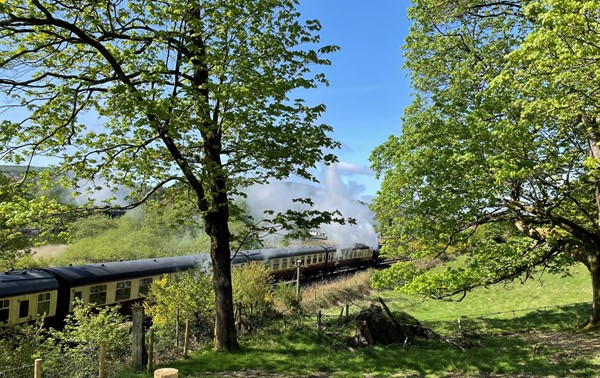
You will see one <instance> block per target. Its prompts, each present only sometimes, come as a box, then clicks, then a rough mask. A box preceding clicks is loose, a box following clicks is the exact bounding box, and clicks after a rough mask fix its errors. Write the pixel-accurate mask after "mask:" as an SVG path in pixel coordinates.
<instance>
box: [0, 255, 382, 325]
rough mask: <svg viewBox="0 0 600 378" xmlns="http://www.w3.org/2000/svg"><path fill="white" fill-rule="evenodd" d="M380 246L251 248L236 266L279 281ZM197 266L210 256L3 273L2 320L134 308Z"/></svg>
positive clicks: (356, 258) (371, 259) (362, 259)
mask: <svg viewBox="0 0 600 378" xmlns="http://www.w3.org/2000/svg"><path fill="white" fill-rule="evenodd" d="M378 259H379V256H378V252H377V250H374V249H372V248H370V247H368V246H366V245H362V244H357V245H355V246H354V247H352V248H346V249H337V248H336V247H335V246H333V245H323V246H302V247H288V248H272V249H258V250H247V251H240V252H238V253H235V254H234V255H233V256H232V260H231V262H232V265H233V267H234V268H235V266H236V265H239V264H244V263H248V262H253V261H255V262H262V263H264V264H265V266H267V268H268V269H269V270H270V271H271V274H272V275H273V276H274V277H275V278H276V279H286V278H291V277H293V276H294V274H296V271H297V269H298V267H300V271H301V274H302V275H306V276H309V275H317V274H322V273H329V272H333V271H336V270H340V269H343V268H348V267H358V266H368V265H374V264H376V263H377V262H378ZM194 267H200V268H201V269H205V270H208V269H209V267H210V256H209V255H207V254H198V255H190V256H177V257H162V258H155V259H143V260H131V261H115V262H106V263H99V264H86V265H77V266H64V267H49V268H44V269H25V270H15V271H9V272H5V273H0V323H4V324H18V323H24V322H28V321H32V320H36V319H39V318H40V317H42V316H45V318H44V321H45V323H46V324H47V325H49V326H56V325H58V326H60V325H61V324H62V322H63V320H64V318H65V316H66V315H67V314H68V313H69V312H70V311H72V310H73V301H74V300H75V299H76V298H79V299H81V300H82V301H83V302H84V303H93V304H95V305H97V306H102V305H115V304H121V305H122V307H123V308H129V307H130V306H131V305H132V304H133V303H135V302H139V301H141V300H143V299H144V297H145V296H146V295H147V293H148V290H149V288H150V285H151V284H152V282H153V281H154V280H156V279H159V278H161V277H162V276H163V275H165V274H168V275H174V274H177V272H181V271H185V270H188V269H191V268H194Z"/></svg>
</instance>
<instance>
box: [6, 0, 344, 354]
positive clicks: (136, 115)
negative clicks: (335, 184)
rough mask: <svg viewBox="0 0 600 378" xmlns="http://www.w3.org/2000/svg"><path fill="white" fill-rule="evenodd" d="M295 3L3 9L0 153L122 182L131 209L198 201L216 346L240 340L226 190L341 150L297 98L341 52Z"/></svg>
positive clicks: (51, 1) (87, 180)
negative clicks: (159, 196) (154, 199)
mask: <svg viewBox="0 0 600 378" xmlns="http://www.w3.org/2000/svg"><path fill="white" fill-rule="evenodd" d="M296 5H297V1H295V0H244V1H234V2H232V1H226V0H207V1H202V2H197V1H169V0H164V1H149V0H101V1H96V0H94V1H91V0H76V1H71V0H69V1H58V0H29V1H25V2H23V1H16V0H15V1H13V0H6V1H3V2H1V3H0V44H1V46H2V47H1V48H0V90H1V91H2V92H3V94H4V95H5V105H3V107H4V109H5V113H4V114H5V117H6V118H5V119H4V121H3V122H2V123H1V124H0V128H1V129H0V131H1V132H0V146H1V148H0V159H3V160H5V161H9V162H12V163H15V164H23V163H25V164H27V163H30V162H31V161H35V159H36V158H39V157H42V158H50V159H51V161H52V162H55V169H54V170H48V171H43V172H42V173H41V176H42V178H43V179H48V180H49V182H50V179H51V178H52V176H54V177H58V178H60V181H61V185H63V186H64V187H69V188H75V189H76V190H77V191H79V192H84V191H85V190H87V189H90V190H91V192H92V193H93V192H95V191H98V190H100V189H113V190H114V191H116V189H118V188H123V187H125V188H127V190H128V191H129V194H128V195H127V197H126V199H125V200H126V202H125V204H121V206H124V207H135V206H137V205H139V204H140V203H142V202H144V201H145V200H147V199H148V198H150V197H151V196H152V194H153V193H156V192H157V191H159V190H162V191H164V192H166V194H164V193H163V194H164V195H167V196H171V197H172V198H173V201H175V202H180V201H190V203H192V204H194V206H195V208H196V211H198V213H199V214H201V216H202V218H203V221H204V222H203V224H204V228H205V231H206V233H207V234H208V235H209V237H210V239H211V256H212V266H213V285H214V288H215V296H216V309H217V311H216V313H217V315H216V322H215V348H216V349H217V350H230V349H233V348H235V347H237V337H236V333H235V326H234V322H233V307H232V299H231V271H230V269H231V268H230V247H229V242H230V232H229V228H228V225H227V220H228V218H229V214H230V209H232V208H233V206H235V205H234V203H233V202H232V201H231V198H232V194H234V193H239V191H240V189H241V188H243V187H244V186H247V185H251V184H255V183H263V182H266V181H267V179H269V178H277V179H283V178H287V177H289V176H298V177H301V178H304V179H308V180H315V178H314V177H313V175H312V173H311V171H310V169H311V168H312V167H314V166H315V165H316V164H317V163H318V162H325V163H331V162H333V161H335V156H334V155H333V154H332V153H331V151H332V150H334V149H335V148H337V147H338V146H339V143H338V142H336V141H334V140H333V139H331V137H330V136H329V135H328V133H329V132H330V131H331V127H330V126H327V125H323V124H319V122H318V121H319V117H320V115H321V114H322V112H323V111H324V110H325V106H324V105H322V104H308V103H306V102H305V101H303V100H302V98H300V97H299V95H300V93H301V92H300V90H305V89H311V88H315V87H317V86H318V85H322V84H326V83H327V81H326V79H325V77H324V76H323V75H322V74H321V73H319V72H313V71H312V69H314V68H316V67H318V66H319V65H328V64H329V63H330V62H329V61H328V60H327V59H326V57H325V55H326V54H328V53H331V52H333V51H335V50H336V47H335V46H319V35H318V32H319V30H320V24H319V22H318V21H316V20H306V21H301V19H300V14H299V13H298V11H297V10H296ZM173 183H180V184H181V185H179V186H177V185H172V184H173ZM288 215H303V214H288ZM315 218H318V219H323V218H319V217H318V216H315ZM331 218H332V217H327V216H325V219H331ZM287 219H288V218H285V219H284V220H287Z"/></svg>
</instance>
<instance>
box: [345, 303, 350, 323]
mask: <svg viewBox="0 0 600 378" xmlns="http://www.w3.org/2000/svg"><path fill="white" fill-rule="evenodd" d="M345 310H346V320H348V311H349V310H350V305H349V304H346V307H345Z"/></svg>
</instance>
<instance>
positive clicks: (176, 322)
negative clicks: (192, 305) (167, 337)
mask: <svg viewBox="0 0 600 378" xmlns="http://www.w3.org/2000/svg"><path fill="white" fill-rule="evenodd" d="M175 346H176V347H177V348H179V309H177V312H176V313H175Z"/></svg>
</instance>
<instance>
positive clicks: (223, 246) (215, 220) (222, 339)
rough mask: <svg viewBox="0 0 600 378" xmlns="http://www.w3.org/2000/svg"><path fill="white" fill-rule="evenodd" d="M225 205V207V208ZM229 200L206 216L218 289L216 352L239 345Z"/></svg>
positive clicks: (229, 349)
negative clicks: (235, 313)
mask: <svg viewBox="0 0 600 378" xmlns="http://www.w3.org/2000/svg"><path fill="white" fill-rule="evenodd" d="M223 207H225V208H223ZM226 207H227V203H225V204H224V205H222V206H219V207H218V208H219V210H217V211H216V212H214V213H210V214H209V215H208V216H206V217H205V222H206V223H205V229H206V232H207V234H208V235H210V238H211V248H210V250H211V253H210V255H211V259H212V267H213V288H214V290H215V312H216V314H215V315H216V316H215V351H231V350H233V349H236V348H237V347H238V342H237V331H236V329H235V318H234V315H233V292H232V288H231V259H230V252H229V227H228V225H227V219H228V217H227V216H226V213H227V208H226Z"/></svg>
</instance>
